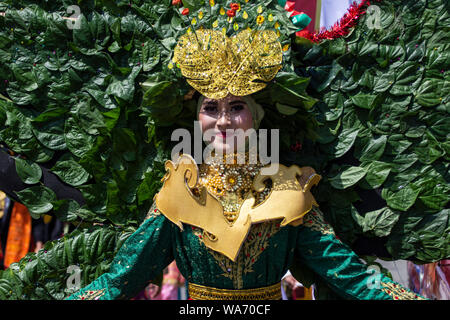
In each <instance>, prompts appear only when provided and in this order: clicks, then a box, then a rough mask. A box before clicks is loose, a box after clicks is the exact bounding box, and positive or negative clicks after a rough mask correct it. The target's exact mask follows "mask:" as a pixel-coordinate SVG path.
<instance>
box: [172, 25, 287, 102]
mask: <svg viewBox="0 0 450 320" xmlns="http://www.w3.org/2000/svg"><path fill="white" fill-rule="evenodd" d="M173 61H174V62H176V63H179V67H180V69H181V73H182V74H183V76H184V77H186V80H187V82H188V83H189V84H190V85H191V86H192V87H193V88H194V89H196V90H197V91H199V92H200V93H201V94H203V95H204V96H206V97H208V98H212V99H222V98H224V97H226V96H227V95H228V94H229V93H231V94H233V95H235V96H246V95H249V94H251V93H254V92H257V91H259V90H261V89H263V88H264V87H265V86H266V85H267V83H268V82H269V81H270V80H272V79H273V78H274V77H275V76H276V74H277V73H278V71H279V70H280V69H281V66H282V65H281V63H282V61H283V53H282V48H281V43H280V42H279V41H278V36H277V34H276V33H275V31H273V30H262V31H260V30H252V31H251V30H249V29H246V30H243V31H241V32H239V33H238V34H236V35H234V36H232V37H231V38H228V37H227V36H226V35H225V34H224V33H223V32H221V31H217V30H204V29H203V30H197V31H196V32H195V33H190V34H185V35H184V36H182V37H181V38H180V40H179V41H178V44H177V46H176V47H175V53H174V58H173Z"/></svg>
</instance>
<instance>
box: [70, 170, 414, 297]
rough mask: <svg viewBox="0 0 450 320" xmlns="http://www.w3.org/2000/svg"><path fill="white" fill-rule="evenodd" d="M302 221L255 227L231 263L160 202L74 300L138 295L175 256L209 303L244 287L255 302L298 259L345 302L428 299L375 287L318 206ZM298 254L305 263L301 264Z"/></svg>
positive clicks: (384, 284) (390, 285)
mask: <svg viewBox="0 0 450 320" xmlns="http://www.w3.org/2000/svg"><path fill="white" fill-rule="evenodd" d="M247 168H248V167H247V165H242V166H241V167H240V169H241V170H242V171H239V173H240V174H242V175H244V174H243V173H242V172H245V170H246V169H247ZM209 169H210V167H208V166H203V167H201V169H200V171H201V172H202V174H203V173H205V170H206V171H207V172H208V173H210V171H208V170H209ZM303 170H304V169H303ZM229 171H230V169H229V168H228V169H227V168H225V169H223V170H222V171H220V170H218V171H217V170H216V171H213V173H212V174H204V175H203V176H204V177H205V179H204V180H200V181H199V182H200V184H203V185H208V182H209V181H211V179H212V178H213V177H214V176H215V174H216V173H217V172H219V173H221V174H222V176H225V177H226V178H227V177H228V176H227V174H228V172H229ZM233 172H237V171H236V170H235V171H233ZM255 175H256V174H255ZM201 176H202V175H201ZM215 187H217V186H215ZM163 188H164V187H163ZM229 189H230V188H229ZM244 189H245V190H244V191H246V192H248V191H250V187H248V188H244ZM269 189H270V188H269ZM233 190H234V191H230V192H225V193H222V194H221V196H219V197H218V200H219V201H221V203H222V204H225V199H228V203H229V202H230V200H229V199H230V195H234V194H235V193H239V191H241V190H243V189H242V188H235V189H233ZM221 191H222V190H221ZM208 192H211V193H213V191H212V189H211V188H208ZM262 194H263V198H266V199H267V198H270V195H268V194H269V193H267V192H264V191H263V192H262ZM238 198H239V196H237V199H238ZM174 200H176V199H174ZM241 202H242V201H239V199H238V200H237V201H236V202H235V205H237V206H238V207H239V206H240V205H241ZM179 205H180V206H183V204H179ZM224 208H226V206H225V205H224ZM228 208H229V206H228ZM283 210H284V208H283V207H280V211H283ZM189 214H196V213H195V212H189ZM227 218H228V219H229V220H230V222H231V221H235V219H236V218H235V217H232V218H229V215H228V216H227ZM302 221H303V223H300V224H299V225H298V224H297V226H293V225H286V226H281V225H280V219H277V220H271V221H267V222H263V223H259V224H253V225H252V226H251V228H250V231H249V233H248V234H247V236H246V238H245V241H244V242H243V243H242V245H241V247H240V250H239V253H238V255H237V258H236V259H235V261H232V260H231V259H229V258H228V257H226V256H224V255H223V254H221V253H219V252H217V251H214V250H212V249H210V248H207V247H206V246H205V244H204V242H203V237H205V233H203V232H202V230H201V229H199V228H197V227H193V226H189V225H184V226H183V230H181V229H180V228H178V226H177V225H176V224H174V223H172V222H171V221H169V219H168V218H166V216H165V215H164V214H162V213H161V211H160V210H159V209H158V208H157V207H156V204H153V206H152V208H151V209H150V211H149V213H148V216H147V217H146V219H145V221H144V222H143V223H142V225H141V226H140V227H139V228H138V229H137V231H136V232H135V233H134V234H133V235H132V236H130V237H129V238H128V239H127V241H126V242H125V244H124V245H123V246H122V248H121V249H120V250H119V252H118V254H117V255H116V257H115V259H114V261H113V263H112V264H111V267H110V271H109V272H108V273H106V274H103V275H101V276H100V277H99V278H98V279H96V280H95V281H94V282H92V283H91V284H89V285H88V286H86V287H85V288H83V289H82V290H80V291H79V292H77V293H75V294H74V295H72V296H71V297H70V299H126V298H132V297H133V296H134V295H136V294H137V293H138V292H139V291H140V290H142V289H143V287H144V286H145V285H146V284H147V283H148V282H149V281H150V280H152V279H154V278H155V277H156V276H157V275H158V274H159V273H160V272H161V271H162V270H163V269H164V268H165V267H166V266H167V265H168V264H169V263H170V262H171V261H172V260H173V259H175V260H176V263H177V266H178V267H179V269H180V272H181V273H182V275H183V276H184V277H185V278H186V279H187V281H188V282H189V283H191V284H193V286H195V288H190V292H191V289H192V292H194V293H196V294H197V295H198V294H199V295H200V296H201V297H203V298H206V299H208V298H214V297H216V298H217V296H214V295H213V296H210V293H211V289H214V290H216V289H219V290H221V289H232V290H239V291H238V292H239V294H240V295H239V299H254V296H252V295H251V294H248V292H250V291H251V290H250V289H257V288H264V287H267V286H272V285H274V286H272V288H273V287H275V288H276V284H277V283H279V282H280V280H281V278H282V277H283V275H284V274H285V273H286V272H287V270H288V269H289V268H291V267H293V263H296V262H297V263H298V262H299V261H300V263H302V264H304V265H306V266H308V267H309V268H310V269H312V270H313V271H314V272H315V273H316V274H317V275H318V276H319V277H320V278H322V279H323V280H324V281H325V282H326V283H327V284H328V285H329V286H330V287H331V288H332V289H333V290H334V291H335V292H336V293H337V294H338V295H340V296H342V297H344V298H349V299H388V300H389V299H420V298H421V297H418V296H417V295H415V294H414V293H412V292H410V291H408V290H407V289H404V288H402V287H401V286H400V285H399V284H397V283H395V282H393V281H392V280H390V279H389V278H387V277H386V276H383V275H380V279H379V280H380V281H379V282H376V283H372V282H371V279H370V277H373V276H372V275H371V274H370V273H369V272H368V266H367V265H365V264H364V263H362V262H361V261H360V259H359V258H358V256H357V255H356V254H355V253H354V252H353V251H352V250H351V249H350V248H349V247H348V246H347V245H345V244H344V243H342V242H341V241H340V240H339V239H338V238H337V237H336V235H335V234H334V232H333V229H332V228H331V226H330V225H329V224H327V223H326V222H325V221H324V219H323V214H322V212H321V211H320V210H319V208H317V207H315V206H314V207H312V209H311V210H310V211H309V212H308V213H307V214H306V215H304V216H302ZM295 255H297V257H298V258H299V259H294V256H295ZM194 290H195V291H194ZM246 290H249V291H248V292H247V291H246ZM278 291H280V287H279V285H278ZM230 292H233V291H230ZM228 294H229V295H231V296H228V297H229V298H227V296H224V295H222V296H219V298H221V299H237V298H236V296H233V295H232V294H230V293H229V292H228ZM268 298H270V297H268ZM272 298H273V296H272Z"/></svg>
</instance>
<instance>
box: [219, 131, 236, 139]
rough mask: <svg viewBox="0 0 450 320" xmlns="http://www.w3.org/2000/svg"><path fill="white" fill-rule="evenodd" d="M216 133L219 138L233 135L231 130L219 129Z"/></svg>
mask: <svg viewBox="0 0 450 320" xmlns="http://www.w3.org/2000/svg"><path fill="white" fill-rule="evenodd" d="M216 135H217V136H219V137H221V138H227V137H231V136H232V135H233V132H226V131H219V132H217V134H216Z"/></svg>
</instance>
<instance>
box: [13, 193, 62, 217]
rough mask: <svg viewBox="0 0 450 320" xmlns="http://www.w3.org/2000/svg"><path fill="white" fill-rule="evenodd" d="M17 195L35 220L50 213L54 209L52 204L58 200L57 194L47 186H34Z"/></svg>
mask: <svg viewBox="0 0 450 320" xmlns="http://www.w3.org/2000/svg"><path fill="white" fill-rule="evenodd" d="M16 194H17V196H18V197H19V200H20V201H21V202H22V203H23V204H24V205H25V206H26V207H27V208H28V210H29V211H30V213H31V215H32V216H33V217H34V218H38V217H39V216H40V215H41V214H43V213H46V212H48V211H50V210H51V209H52V208H53V205H52V202H53V201H55V200H56V195H55V193H54V192H53V191H52V190H51V189H49V188H47V187H45V186H33V187H30V188H27V189H24V190H22V191H18V192H16Z"/></svg>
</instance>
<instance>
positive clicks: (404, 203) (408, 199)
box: [381, 184, 421, 211]
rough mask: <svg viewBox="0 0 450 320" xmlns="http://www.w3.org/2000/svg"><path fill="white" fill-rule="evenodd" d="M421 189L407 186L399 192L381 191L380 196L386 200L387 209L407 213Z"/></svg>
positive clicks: (410, 185) (411, 185)
mask: <svg viewBox="0 0 450 320" xmlns="http://www.w3.org/2000/svg"><path fill="white" fill-rule="evenodd" d="M420 191H421V189H420V188H418V187H416V186H414V185H413V184H408V185H407V186H405V187H403V188H401V189H400V191H397V192H393V191H391V190H389V189H383V190H382V192H381V196H382V197H383V199H385V200H386V202H387V204H388V206H389V207H391V208H392V209H397V210H401V211H407V210H408V209H409V208H411V206H412V205H413V204H414V203H415V202H416V199H417V196H418V195H419V193H420Z"/></svg>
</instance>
